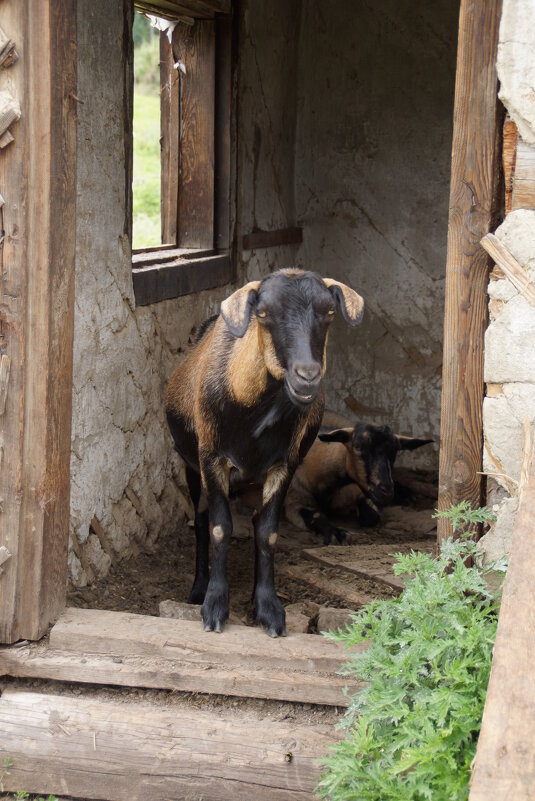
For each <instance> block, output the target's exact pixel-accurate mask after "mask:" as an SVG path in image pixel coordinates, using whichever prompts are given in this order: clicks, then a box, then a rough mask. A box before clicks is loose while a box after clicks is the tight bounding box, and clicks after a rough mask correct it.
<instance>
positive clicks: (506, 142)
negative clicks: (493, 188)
mask: <svg viewBox="0 0 535 801" xmlns="http://www.w3.org/2000/svg"><path fill="white" fill-rule="evenodd" d="M517 144H518V128H517V127H516V124H515V123H514V122H513V120H512V119H511V117H510V116H509V115H508V114H507V115H506V117H505V120H504V123H503V144H502V164H503V178H504V185H505V213H506V214H509V212H510V211H511V205H512V202H513V183H514V177H515V165H516V146H517Z"/></svg>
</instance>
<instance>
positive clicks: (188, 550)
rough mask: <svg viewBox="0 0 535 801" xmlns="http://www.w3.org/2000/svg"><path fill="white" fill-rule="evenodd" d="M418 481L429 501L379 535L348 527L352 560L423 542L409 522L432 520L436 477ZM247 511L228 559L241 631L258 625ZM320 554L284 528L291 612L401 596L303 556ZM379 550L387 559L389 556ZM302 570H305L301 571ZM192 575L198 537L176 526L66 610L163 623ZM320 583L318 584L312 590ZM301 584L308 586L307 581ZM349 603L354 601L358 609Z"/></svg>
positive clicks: (310, 537)
mask: <svg viewBox="0 0 535 801" xmlns="http://www.w3.org/2000/svg"><path fill="white" fill-rule="evenodd" d="M415 475H416V476H417V478H418V480H419V481H422V482H423V483H424V484H426V485H427V486H428V487H429V488H431V492H428V493H427V496H426V495H423V494H420V493H417V492H413V497H412V500H411V502H410V506H409V507H407V508H403V507H400V506H396V507H390V508H388V509H386V510H385V512H384V519H383V521H382V522H381V523H380V524H379V525H378V526H377V527H376V528H362V529H361V528H357V527H352V526H351V525H348V523H347V521H346V528H348V529H349V530H351V532H352V536H351V543H352V546H354V547H352V548H351V551H352V552H353V554H352V558H354V552H355V551H357V552H358V555H359V556H360V557H361V558H362V559H363V560H364V561H365V562H366V563H367V564H368V565H369V564H370V560H371V561H372V562H373V559H374V553H376V552H377V546H378V545H381V546H390V545H391V546H392V551H393V552H394V551H398V550H403V546H404V544H408V543H414V541H415V540H418V539H419V538H420V539H422V535H421V532H419V531H418V530H417V528H418V527H417V526H416V527H413V526H412V524H411V520H412V517H414V511H415V510H419V514H420V517H421V515H422V513H423V514H424V515H425V512H424V510H428V512H429V519H430V517H431V513H432V511H433V508H434V503H433V500H432V498H430V497H429V496H430V495H432V494H433V487H434V477H433V476H432V474H430V473H419V474H415ZM417 486H418V485H417ZM243 511H244V510H243V509H240V510H238V511H237V510H236V509H234V510H233V517H234V534H233V537H232V543H231V548H230V550H229V559H228V579H229V586H230V605H231V612H232V613H233V614H234V615H235V616H236V617H238V618H239V619H240V620H241V621H242V622H243V623H246V624H248V625H252V624H253V621H252V615H251V593H252V589H253V587H252V581H253V551H254V547H253V537H252V523H251V522H250V517H249V516H246V515H245V514H243ZM411 515H412V517H411ZM431 528H432V526H431ZM425 537H426V538H427V540H429V539H430V538H431V537H432V531H430V532H428V533H426V535H425ZM322 546H323V542H322V540H321V538H320V537H318V536H317V535H315V534H312V533H310V532H306V531H299V530H297V529H295V528H293V527H292V526H290V525H289V524H283V526H282V527H281V537H280V540H279V547H278V550H277V555H276V564H275V575H276V583H277V592H278V594H279V596H280V598H281V600H282V602H283V604H284V605H285V606H287V605H288V604H293V603H296V602H298V601H305V600H309V601H314V602H315V603H317V604H320V605H328V606H335V607H349V608H354V607H356V606H357V604H356V603H355V601H354V596H355V594H357V595H362V597H363V599H364V601H366V600H371V599H372V598H387V597H391V596H392V595H393V594H395V590H393V589H391V588H389V587H388V586H386V585H385V584H384V583H383V582H377V581H373V580H370V579H367V578H365V577H363V576H358V575H355V574H348V573H347V572H345V571H343V570H338V569H337V568H333V567H322V566H321V565H320V566H318V565H317V564H312V563H311V562H310V561H309V560H307V559H304V558H303V553H302V552H303V551H304V550H308V549H313V548H320V547H322ZM323 550H325V549H323ZM380 550H382V551H383V552H384V548H381V549H380ZM387 550H388V549H387ZM328 551H329V554H330V556H331V557H332V558H333V559H334V561H336V562H340V563H341V564H343V562H344V559H347V558H348V557H349V552H348V551H347V549H346V548H345V547H344V546H339V545H331V546H330V547H329V549H328ZM304 565H306V569H303V566H304ZM296 570H297V571H299V570H300V571H301V572H302V574H303V575H302V576H300V577H299V578H298V577H295V576H293V575H292V576H290V575H288V573H291V572H296ZM372 572H373V571H372ZM193 574H194V533H193V530H192V528H191V527H190V526H188V525H187V523H185V522H183V523H180V524H179V525H178V526H177V534H176V537H174V538H168V539H166V540H163V539H162V540H159V541H158V543H157V546H156V548H155V550H154V551H152V552H150V553H141V554H139V555H138V556H136V557H135V558H131V559H129V560H124V561H122V562H120V563H118V564H116V565H114V566H112V568H111V570H110V572H109V574H108V575H107V576H106V577H105V578H103V579H100V580H97V581H96V582H95V583H94V584H93V585H91V586H87V587H84V588H82V589H75V588H70V590H69V593H68V599H67V602H68V605H70V606H78V607H85V608H93V609H113V610H117V611H128V612H137V613H139V614H145V615H158V613H159V609H158V607H159V602H160V601H163V600H165V599H172V600H175V601H187V598H188V594H189V591H190V588H191V584H192V581H193ZM314 576H315V577H316V581H315V582H314V583H312V582H313V581H314V579H313V577H314ZM318 577H319V578H318ZM302 578H304V579H305V580H301V579H302ZM322 578H323V579H324V580H323V581H322V580H321V579H322ZM318 584H319V585H322V584H323V585H326V587H327V589H325V587H322V586H319V587H318ZM329 587H336V592H332V591H330V590H329ZM345 587H347V595H346V591H345V589H344V588H345ZM344 596H346V597H344ZM348 598H349V599H351V598H353V601H351V600H348Z"/></svg>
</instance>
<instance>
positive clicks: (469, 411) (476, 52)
mask: <svg viewBox="0 0 535 801" xmlns="http://www.w3.org/2000/svg"><path fill="white" fill-rule="evenodd" d="M500 11H501V0H461V10H460V20H459V45H458V51H457V78H456V85H455V104H454V115H453V118H454V126H453V147H452V167H451V185H450V208H449V226H448V251H447V260H446V303H445V322H444V363H443V374H442V420H441V447H440V478H439V500H438V505H439V509H442V510H444V509H448V508H449V507H450V506H451V505H452V504H457V503H459V502H460V501H462V500H467V501H469V502H470V503H471V504H473V505H474V506H480V505H481V502H482V499H483V497H482V496H483V485H482V477H481V476H480V475H478V471H481V469H482V453H483V427H482V407H483V395H484V384H483V346H484V335H485V330H486V327H487V304H488V299H487V283H488V271H489V258H488V256H487V254H486V253H485V251H484V250H483V249H482V247H481V245H480V240H481V238H482V237H483V236H484V235H485V234H487V233H488V232H489V230H490V229H491V228H493V226H494V223H495V222H496V220H495V216H496V208H497V187H498V183H499V182H498V175H499V147H498V137H499V135H501V124H498V122H499V120H498V116H499V111H498V102H497V76H496V68H495V64H496V53H497V44H498V25H499V20H500ZM438 522H439V525H438V541H439V543H440V541H441V540H442V539H443V538H444V537H445V536H449V535H450V533H451V527H450V524H449V522H448V521H447V520H439V521H438Z"/></svg>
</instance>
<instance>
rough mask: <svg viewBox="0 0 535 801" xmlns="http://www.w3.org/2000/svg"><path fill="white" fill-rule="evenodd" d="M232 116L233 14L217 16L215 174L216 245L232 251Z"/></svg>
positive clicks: (219, 248)
mask: <svg viewBox="0 0 535 801" xmlns="http://www.w3.org/2000/svg"><path fill="white" fill-rule="evenodd" d="M232 118H233V115H232V17H231V16H230V15H227V16H222V15H218V16H217V17H216V19H215V110H214V134H215V149H214V159H215V174H214V247H215V248H216V249H217V250H228V249H229V248H230V246H231V242H232V237H231V231H230V225H231V222H230V220H231V214H230V203H231V187H230V176H231V119H232Z"/></svg>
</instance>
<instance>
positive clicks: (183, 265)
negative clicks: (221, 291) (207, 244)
mask: <svg viewBox="0 0 535 801" xmlns="http://www.w3.org/2000/svg"><path fill="white" fill-rule="evenodd" d="M232 277H233V270H232V264H231V261H230V256H228V255H226V254H223V255H215V256H201V257H200V258H197V259H187V258H180V259H178V260H177V261H175V262H165V263H164V264H161V263H159V264H154V265H151V266H148V267H143V268H136V269H134V270H133V271H132V279H133V282H134V295H135V298H136V305H137V306H148V305H149V304H151V303H159V301H161V300H168V299H170V298H178V297H180V296H182V295H191V294H192V293H194V292H201V291H202V290H203V289H214V288H215V287H218V286H225V285H226V284H228V283H230V281H232Z"/></svg>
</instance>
